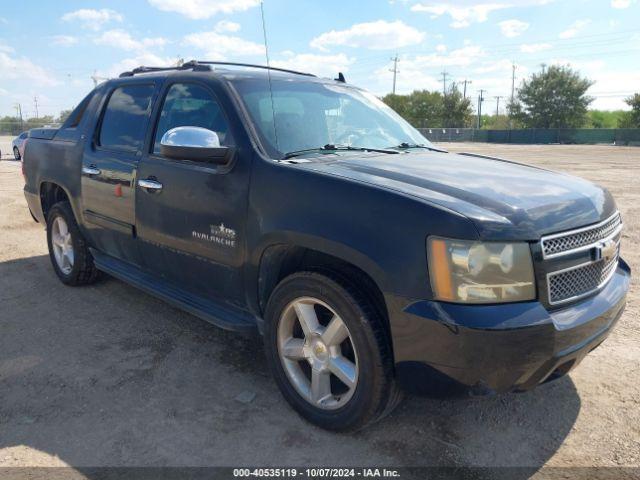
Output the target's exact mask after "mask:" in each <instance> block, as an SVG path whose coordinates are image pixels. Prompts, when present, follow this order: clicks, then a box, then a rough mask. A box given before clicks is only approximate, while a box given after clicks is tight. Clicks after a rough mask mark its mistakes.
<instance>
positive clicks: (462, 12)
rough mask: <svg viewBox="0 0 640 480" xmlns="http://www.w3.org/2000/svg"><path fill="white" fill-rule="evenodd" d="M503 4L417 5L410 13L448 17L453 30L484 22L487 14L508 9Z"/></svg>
mask: <svg viewBox="0 0 640 480" xmlns="http://www.w3.org/2000/svg"><path fill="white" fill-rule="evenodd" d="M510 6H511V5H509V4H505V3H481V4H477V5H466V6H465V5H453V4H451V3H431V4H422V3H417V4H416V5H413V6H412V7H411V11H412V12H423V13H430V14H431V18H438V17H441V16H442V15H445V14H447V15H449V16H450V17H451V19H452V20H453V22H452V23H451V27H453V28H465V27H468V26H469V25H471V24H472V23H482V22H486V21H487V18H488V17H489V14H490V13H491V12H493V11H496V10H502V9H504V8H509V7H510Z"/></svg>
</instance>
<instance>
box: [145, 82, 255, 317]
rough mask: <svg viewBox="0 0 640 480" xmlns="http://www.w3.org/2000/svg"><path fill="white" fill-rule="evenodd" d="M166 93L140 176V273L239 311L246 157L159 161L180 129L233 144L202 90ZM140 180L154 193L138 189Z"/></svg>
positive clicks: (190, 86)
mask: <svg viewBox="0 0 640 480" xmlns="http://www.w3.org/2000/svg"><path fill="white" fill-rule="evenodd" d="M164 90H165V94H164V100H163V103H162V105H161V109H160V113H159V115H158V121H157V126H156V128H155V133H154V138H153V139H152V142H151V146H150V154H149V155H148V156H146V155H145V156H144V158H143V159H142V160H141V162H140V167H139V172H138V187H137V193H136V231H137V237H138V240H139V241H140V249H141V252H142V255H143V258H144V262H145V268H146V269H147V270H148V271H150V272H152V273H154V274H156V275H161V276H163V277H164V278H165V279H166V280H168V281H170V282H171V283H174V284H176V285H177V286H179V287H181V288H184V289H186V290H188V291H189V292H192V293H196V294H199V295H202V296H206V297H207V298H212V299H216V298H217V299H218V300H222V301H224V302H227V303H231V304H233V305H235V306H242V305H243V304H244V298H243V295H242V292H243V288H242V265H243V263H244V253H243V252H244V250H243V246H244V238H245V219H246V211H247V195H248V188H249V163H250V159H249V158H248V157H245V156H243V154H242V153H241V152H238V153H236V154H235V158H234V159H233V160H232V161H231V162H230V163H229V164H228V165H223V166H221V165H214V164H211V163H205V162H195V161H190V160H187V159H185V160H175V159H169V158H165V157H163V156H162V155H161V154H160V139H161V138H162V136H163V135H164V134H165V133H166V132H167V131H168V130H170V129H172V128H175V127H180V126H195V127H203V128H206V129H209V130H212V131H215V132H216V133H217V134H218V137H219V139H220V144H221V145H222V146H234V139H233V135H232V131H231V129H230V128H229V122H228V120H227V117H226V115H225V112H224V110H223V108H222V107H221V105H220V103H219V102H218V100H217V97H216V95H215V94H214V92H213V90H211V89H210V88H209V87H208V86H207V85H204V84H201V83H190V82H182V83H180V82H178V83H170V84H168V85H167V86H166V87H165V89H164ZM245 155H246V154H245ZM142 180H147V181H149V182H154V183H151V185H154V186H155V188H145V187H143V186H140V185H139V183H140V181H142ZM143 185H149V184H148V183H143Z"/></svg>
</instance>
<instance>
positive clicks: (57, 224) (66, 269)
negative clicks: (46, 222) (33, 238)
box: [51, 216, 74, 275]
mask: <svg viewBox="0 0 640 480" xmlns="http://www.w3.org/2000/svg"><path fill="white" fill-rule="evenodd" d="M51 245H52V247H53V256H54V257H55V259H56V263H57V264H58V268H59V269H60V270H61V271H62V273H64V274H65V275H69V274H70V273H71V270H72V269H73V261H74V252H73V240H72V238H71V232H69V227H68V226H67V222H66V221H65V219H64V218H62V217H60V216H58V217H56V218H55V220H54V221H53V225H52V226H51Z"/></svg>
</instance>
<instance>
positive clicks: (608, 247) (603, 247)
mask: <svg viewBox="0 0 640 480" xmlns="http://www.w3.org/2000/svg"><path fill="white" fill-rule="evenodd" d="M617 251H618V245H617V244H616V242H615V241H614V240H606V241H604V242H600V244H599V245H598V246H597V247H596V259H597V260H600V259H603V260H604V261H609V260H611V259H612V258H613V257H615V255H616V253H617Z"/></svg>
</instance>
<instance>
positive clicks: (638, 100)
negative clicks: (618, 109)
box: [618, 93, 640, 128]
mask: <svg viewBox="0 0 640 480" xmlns="http://www.w3.org/2000/svg"><path fill="white" fill-rule="evenodd" d="M625 103H626V104H627V105H629V106H630V107H631V111H630V112H624V115H623V116H622V117H621V118H620V119H619V120H618V127H619V128H640V93H636V94H634V95H632V96H631V97H629V98H627V99H625Z"/></svg>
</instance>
